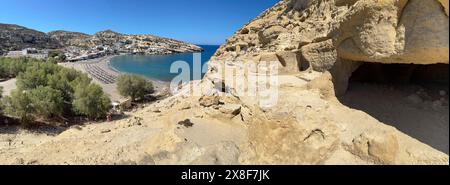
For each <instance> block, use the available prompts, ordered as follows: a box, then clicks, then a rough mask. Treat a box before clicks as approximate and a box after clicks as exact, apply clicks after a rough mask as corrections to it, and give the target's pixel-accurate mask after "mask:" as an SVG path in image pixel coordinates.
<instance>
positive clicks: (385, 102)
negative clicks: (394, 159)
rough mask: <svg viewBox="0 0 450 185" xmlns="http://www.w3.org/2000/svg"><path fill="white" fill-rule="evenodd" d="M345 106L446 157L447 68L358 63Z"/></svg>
mask: <svg viewBox="0 0 450 185" xmlns="http://www.w3.org/2000/svg"><path fill="white" fill-rule="evenodd" d="M348 82H349V83H348V88H347V91H346V92H345V93H344V94H343V95H342V96H340V97H339V100H340V101H341V103H343V104H344V105H346V106H348V107H350V108H353V109H357V110H361V111H364V112H366V113H368V114H370V115H371V116H372V117H374V118H376V119H378V120H379V121H380V122H383V123H385V124H388V125H391V126H393V127H395V128H397V129H398V130H400V131H402V132H403V133H405V134H407V135H409V136H411V137H413V138H415V139H417V140H419V141H421V142H423V143H426V144H428V145H429V146H431V147H433V148H435V149H437V150H440V151H442V152H444V153H446V154H449V112H448V111H449V96H448V92H449V85H448V83H449V65H447V64H433V65H414V64H381V63H368V62H361V63H359V67H358V68H357V69H356V70H355V71H354V72H353V73H352V75H351V76H350V79H349V81H348Z"/></svg>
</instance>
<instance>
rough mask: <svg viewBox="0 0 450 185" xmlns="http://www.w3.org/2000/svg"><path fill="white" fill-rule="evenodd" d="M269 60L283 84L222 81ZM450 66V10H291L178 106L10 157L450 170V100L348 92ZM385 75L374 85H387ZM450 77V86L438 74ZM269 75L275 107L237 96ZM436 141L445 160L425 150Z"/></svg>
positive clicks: (387, 91)
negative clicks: (354, 81) (361, 77)
mask: <svg viewBox="0 0 450 185" xmlns="http://www.w3.org/2000/svg"><path fill="white" fill-rule="evenodd" d="M419 4H420V6H419ZM419 7H420V8H419ZM264 61H275V62H277V63H278V65H279V69H280V71H279V73H270V71H268V70H267V69H264V68H261V69H257V70H256V71H252V70H250V71H249V72H247V73H245V74H244V75H243V76H237V74H235V73H231V74H228V73H226V75H224V74H223V73H222V72H223V69H224V68H225V67H228V68H232V69H240V68H244V67H245V66H246V65H245V64H247V63H256V64H259V63H261V62H264ZM448 62H449V59H448V1H442V0H441V1H438V0H352V1H347V0H282V1H280V2H279V3H278V4H276V5H275V6H274V7H272V8H270V9H269V10H267V11H265V12H264V13H262V14H261V15H260V16H259V17H257V18H256V19H254V20H253V21H251V22H250V23H248V24H247V25H245V26H244V27H243V28H242V29H240V30H238V31H237V32H236V33H235V35H234V36H233V37H231V38H229V39H228V40H227V43H226V44H224V45H222V46H221V47H220V49H219V50H218V51H217V53H216V54H215V55H214V56H213V58H212V59H211V61H210V63H209V64H210V67H209V71H208V73H207V75H206V76H205V78H204V79H203V80H201V81H195V82H192V83H190V84H189V85H186V86H184V87H183V88H182V89H180V90H179V91H178V93H177V94H175V95H174V96H173V97H170V98H168V99H165V100H162V101H158V102H156V103H155V104H152V105H150V106H148V107H146V108H144V109H142V110H139V111H137V112H134V113H130V115H131V116H132V117H131V118H129V119H126V120H119V121H116V122H113V123H110V124H109V123H108V124H94V125H87V126H82V127H73V128H71V129H68V130H67V131H65V132H63V133H61V134H59V135H58V136H56V137H51V136H43V135H39V136H32V137H30V135H32V134H30V133H24V134H23V137H17V136H15V137H14V138H13V139H12V141H11V142H9V144H10V145H9V149H7V147H6V144H5V145H4V146H3V148H5V149H2V150H1V152H0V157H1V158H2V160H1V161H2V162H3V163H13V164H17V163H20V164H65V163H68V164H447V165H448V163H449V158H448V155H447V154H445V153H444V152H442V151H443V150H445V148H447V151H446V152H447V153H448V119H449V118H448V117H449V116H448V94H446V92H445V91H442V92H439V93H438V94H440V96H442V98H441V99H438V100H436V101H435V99H436V97H435V96H434V95H432V94H431V93H430V94H428V95H427V94H426V91H427V90H423V89H422V90H418V91H417V93H416V92H415V89H414V88H415V87H416V86H409V85H407V86H406V89H407V90H404V88H405V86H397V85H396V83H392V84H391V83H385V84H381V85H379V84H375V85H374V84H371V83H362V84H359V85H355V86H354V88H350V89H348V88H347V87H348V85H349V81H350V78H352V77H351V76H352V75H354V74H355V73H358V70H359V68H361V66H369V68H370V67H371V66H372V64H373V65H375V66H378V65H385V64H389V65H388V66H387V68H390V67H392V66H397V65H400V67H399V68H400V70H394V72H393V74H392V73H390V74H389V75H391V76H394V77H399V76H402V77H404V78H405V79H408V80H411V79H413V77H414V79H416V78H420V79H421V80H425V79H431V81H433V80H437V81H439V80H443V81H445V76H446V75H447V78H448ZM405 64H410V65H411V66H413V67H412V68H410V65H406V66H403V65H405ZM412 64H417V65H418V66H415V65H412ZM430 66H431V67H430ZM384 67H386V66H382V67H380V70H375V71H376V73H367V74H368V75H369V77H373V76H370V75H374V76H375V77H378V76H377V75H380V74H379V73H378V72H380V73H382V72H384V71H383V70H381V68H384ZM397 67H398V66H397ZM428 67H430V68H431V69H428ZM363 68H364V67H363ZM424 68H425V69H424ZM436 68H437V69H436ZM441 69H444V72H443V73H444V75H442V76H444V77H442V76H441V75H438V76H434V75H431V73H433V74H434V72H436V71H435V70H437V71H440V72H442V70H441ZM417 70H419V72H417ZM445 70H447V73H445ZM398 71H401V73H399V72H398ZM404 71H406V72H404ZM409 71H413V72H409ZM424 71H425V72H424ZM262 73H263V74H264V75H268V76H272V77H275V78H276V79H277V80H278V84H277V85H278V86H277V94H276V95H277V96H276V98H277V103H276V104H275V105H274V106H269V107H266V106H261V105H264V103H263V100H264V97H262V96H255V94H256V93H257V92H255V93H250V94H249V93H247V94H246V93H242V92H241V91H239V90H238V89H237V86H236V85H235V83H236V82H237V81H239V82H248V83H252V82H254V81H255V80H253V81H252V80H249V81H248V80H247V79H258V78H255V77H258V76H260V75H262ZM362 73H364V72H362ZM417 73H420V75H418V74H417ZM364 74H366V73H364ZM367 74H366V75H367ZM236 76H237V77H236ZM421 76H425V77H427V78H424V77H421ZM430 76H431V77H430ZM365 77H367V76H365ZM428 77H429V78H428ZM408 80H406V81H408ZM447 83H448V80H447ZM407 84H408V83H407ZM243 85H244V86H245V87H248V85H249V84H245V83H244V84H243ZM264 85H266V84H264ZM411 88H413V89H414V91H413V94H412V95H411V96H410V97H403V95H404V94H405V92H408V93H409V89H411ZM444 88H447V89H448V84H447V85H444ZM192 89H201V90H202V91H201V92H202V93H201V95H200V96H198V97H193V96H192V95H191V94H189V90H192ZM244 89H245V88H244ZM360 89H363V90H364V91H359V92H363V93H362V94H358V93H357V92H358V91H357V90H360ZM257 91H259V93H262V92H264V91H266V89H264V88H261V89H259V88H258V90H257ZM355 92H356V93H355ZM429 92H431V90H430V91H429ZM352 93H353V94H352ZM349 94H350V95H352V96H349ZM355 94H356V95H355ZM438 96H439V95H438ZM355 101H356V103H357V105H359V106H354V105H352V103H355ZM365 108H366V109H365ZM380 115H381V116H380ZM395 122H402V123H403V124H397V125H394V124H395ZM186 123H190V124H186ZM389 124H392V125H394V126H390V125H389ZM427 125H432V126H434V127H433V129H431V130H430V129H427ZM401 128H402V131H400V130H399V129H401ZM405 128H406V129H405ZM445 130H447V131H445ZM407 132H409V133H410V134H408V135H407V134H406V133H407ZM442 133H443V134H442ZM414 134H416V135H414ZM441 134H442V135H441ZM434 135H439V137H436V138H434V139H435V140H434V141H438V142H440V141H443V142H444V147H441V148H440V150H441V151H439V150H436V149H435V148H436V147H437V145H435V146H433V147H434V148H433V147H431V146H430V144H425V143H422V142H421V141H425V140H426V139H427V138H430V137H434ZM11 137H12V136H11ZM33 137H40V140H39V142H37V140H36V139H31V138H33ZM413 137H418V138H413ZM419 139H420V141H419ZM11 143H12V144H11ZM20 143H22V144H20ZM445 146H446V147H445ZM3 159H4V160H3Z"/></svg>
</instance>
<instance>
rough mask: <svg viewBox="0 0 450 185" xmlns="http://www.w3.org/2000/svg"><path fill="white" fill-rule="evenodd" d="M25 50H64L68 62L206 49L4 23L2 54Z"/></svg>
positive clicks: (154, 38)
mask: <svg viewBox="0 0 450 185" xmlns="http://www.w3.org/2000/svg"><path fill="white" fill-rule="evenodd" d="M25 48H36V49H58V50H62V51H64V52H65V54H66V56H67V58H68V60H82V59H88V58H96V57H98V56H104V55H107V54H118V53H127V54H171V53H183V52H199V51H202V48H200V47H199V46H196V45H193V44H189V43H186V42H182V41H177V40H174V39H168V38H162V37H157V36H153V35H126V34H121V33H117V32H114V31H111V30H105V31H101V32H98V33H95V34H94V35H88V34H84V33H78V32H68V31H52V32H49V33H43V32H39V31H36V30H32V29H28V28H25V27H22V26H18V25H10V24H0V55H2V54H6V53H7V52H8V51H14V50H22V49H25Z"/></svg>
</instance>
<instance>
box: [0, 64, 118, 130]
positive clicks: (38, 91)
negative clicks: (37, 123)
mask: <svg viewBox="0 0 450 185" xmlns="http://www.w3.org/2000/svg"><path fill="white" fill-rule="evenodd" d="M0 70H1V71H6V72H7V73H8V75H4V76H5V78H8V77H9V76H17V82H16V83H17V90H15V91H14V92H12V94H11V96H9V97H4V98H3V99H2V101H1V102H2V103H1V104H3V107H4V108H3V109H4V111H5V113H7V114H8V115H10V116H14V117H17V118H20V119H21V120H22V122H23V123H24V124H27V123H31V122H32V121H34V120H36V119H38V118H44V119H50V118H54V117H61V116H73V115H74V114H78V115H81V116H87V117H89V118H93V119H96V118H99V117H102V116H104V115H106V113H107V112H108V110H109V106H110V103H111V102H110V99H109V98H108V97H107V96H106V95H105V94H104V92H103V90H102V88H101V87H100V86H98V85H94V84H92V80H91V79H90V78H89V77H88V76H87V75H86V74H83V73H82V72H79V71H76V70H75V69H67V68H63V67H61V66H58V65H56V64H53V63H50V62H45V61H43V60H34V59H27V58H21V59H11V58H0Z"/></svg>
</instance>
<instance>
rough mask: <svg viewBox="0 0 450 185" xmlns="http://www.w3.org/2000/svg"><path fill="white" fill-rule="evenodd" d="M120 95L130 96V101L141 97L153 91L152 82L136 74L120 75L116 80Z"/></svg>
mask: <svg viewBox="0 0 450 185" xmlns="http://www.w3.org/2000/svg"><path fill="white" fill-rule="evenodd" d="M117 90H118V91H119V93H120V95H122V96H126V97H130V98H131V100H132V101H135V100H136V99H138V98H139V99H143V98H144V97H145V95H148V94H151V93H153V92H154V88H153V83H152V82H150V81H147V80H146V79H145V78H143V77H140V76H137V75H122V76H120V77H119V79H118V80H117Z"/></svg>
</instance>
